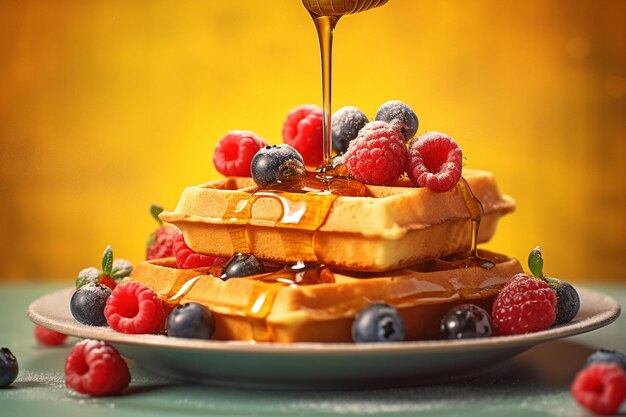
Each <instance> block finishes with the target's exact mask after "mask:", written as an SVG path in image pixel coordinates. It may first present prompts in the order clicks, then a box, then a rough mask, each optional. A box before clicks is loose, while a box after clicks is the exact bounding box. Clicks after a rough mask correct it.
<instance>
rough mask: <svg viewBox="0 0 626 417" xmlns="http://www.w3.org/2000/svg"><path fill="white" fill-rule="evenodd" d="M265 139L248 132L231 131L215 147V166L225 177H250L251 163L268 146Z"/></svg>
mask: <svg viewBox="0 0 626 417" xmlns="http://www.w3.org/2000/svg"><path fill="white" fill-rule="evenodd" d="M266 145H267V142H266V141H265V139H263V138H261V137H260V136H257V135H256V134H255V133H253V132H250V131H248V130H231V131H230V132H228V133H227V134H226V135H225V136H224V137H223V138H222V139H220V141H219V142H218V143H217V146H216V147H215V152H214V153H213V164H214V165H215V169H217V170H218V172H219V173H220V174H222V175H225V176H236V177H249V176H250V162H251V161H252V158H253V157H254V154H256V153H257V152H258V151H259V149H261V148H262V147H264V146H266Z"/></svg>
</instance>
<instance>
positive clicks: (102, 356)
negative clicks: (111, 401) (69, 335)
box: [65, 339, 130, 396]
mask: <svg viewBox="0 0 626 417" xmlns="http://www.w3.org/2000/svg"><path fill="white" fill-rule="evenodd" d="M129 383H130V371H129V370H128V365H126V362H124V359H122V357H121V356H120V354H119V352H118V351H117V350H116V349H115V348H114V347H113V346H111V345H109V344H107V343H104V342H101V341H97V340H89V339H87V340H83V341H82V342H79V343H77V344H76V345H75V346H74V348H73V349H72V351H71V352H70V354H69V356H68V357H67V360H66V361H65V385H66V386H67V387H68V388H71V389H73V390H74V391H76V392H79V393H81V394H87V395H91V396H104V395H114V394H117V393H119V392H120V391H122V390H123V389H124V388H126V387H127V386H128V384H129Z"/></svg>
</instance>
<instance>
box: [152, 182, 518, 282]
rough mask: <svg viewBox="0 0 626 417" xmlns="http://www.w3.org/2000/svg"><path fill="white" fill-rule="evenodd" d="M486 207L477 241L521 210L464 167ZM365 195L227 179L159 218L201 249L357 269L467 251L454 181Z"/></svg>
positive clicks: (370, 189)
mask: <svg viewBox="0 0 626 417" xmlns="http://www.w3.org/2000/svg"><path fill="white" fill-rule="evenodd" d="M464 177H465V179H466V180H467V182H468V184H469V185H470V187H471V189H472V191H473V193H474V195H475V196H476V197H477V198H478V200H480V201H481V203H482V205H483V207H484V215H483V217H482V222H481V224H480V232H479V235H478V242H485V241H487V240H489V239H491V237H492V236H493V235H494V233H495V229H496V225H497V222H498V220H499V219H500V217H502V216H503V215H504V214H507V213H509V212H512V211H513V210H514V208H515V203H514V201H513V199H512V198H511V197H509V196H506V195H502V194H500V191H499V190H498V187H497V184H496V182H495V178H494V176H493V174H491V173H489V172H486V171H476V170H465V171H464ZM366 188H367V195H366V196H365V197H347V196H337V195H334V194H329V193H305V194H300V193H289V192H264V191H258V189H257V187H255V184H254V182H253V181H252V179H250V178H237V177H230V178H226V179H223V180H218V181H213V182H210V183H207V184H204V185H200V186H195V187H188V188H186V189H185V190H184V191H183V193H182V195H181V197H180V200H179V202H178V205H177V207H176V209H175V210H174V211H173V212H163V213H162V214H161V216H160V217H161V219H162V220H164V221H166V222H169V223H173V224H175V225H176V226H178V227H179V228H180V229H181V230H182V231H183V234H184V236H185V241H186V242H187V244H188V245H189V246H190V247H191V249H193V250H194V251H196V252H200V253H205V254H211V255H219V256H231V255H233V254H234V253H238V252H241V253H252V254H254V255H255V256H257V257H258V258H262V259H269V260H274V261H279V262H294V261H299V260H301V261H305V262H321V263H324V264H326V265H330V266H334V267H337V268H344V269H350V270H357V271H388V270H392V269H396V268H401V267H403V266H407V265H412V264H415V263H417V262H421V261H424V260H427V259H434V258H438V257H441V256H445V255H450V254H454V253H457V252H461V251H464V250H467V249H469V245H470V240H471V239H470V236H471V235H470V233H471V219H470V214H469V211H468V207H467V206H466V203H465V200H464V198H463V195H462V193H461V190H460V186H459V185H457V186H455V187H454V188H453V189H451V190H450V191H448V192H444V193H437V192H433V191H431V190H429V189H426V188H415V187H409V186H404V184H403V183H401V182H399V184H398V185H397V186H393V187H388V186H373V185H368V186H366Z"/></svg>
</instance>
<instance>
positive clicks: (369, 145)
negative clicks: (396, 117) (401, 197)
mask: <svg viewBox="0 0 626 417" xmlns="http://www.w3.org/2000/svg"><path fill="white" fill-rule="evenodd" d="M343 161H344V164H346V166H347V167H348V170H349V171H350V173H351V174H352V175H353V176H354V178H356V179H357V180H359V181H361V182H364V183H366V184H374V185H392V184H394V183H395V182H396V181H397V180H398V178H399V177H400V175H402V173H403V172H404V166H405V164H406V145H405V143H404V138H403V137H402V134H401V133H400V129H399V125H397V124H390V123H387V122H382V121H376V122H370V123H368V124H366V125H365V127H363V128H362V129H361V130H360V131H359V134H358V136H357V137H356V139H354V140H352V141H350V145H348V150H347V151H346V153H345V155H344V159H343Z"/></svg>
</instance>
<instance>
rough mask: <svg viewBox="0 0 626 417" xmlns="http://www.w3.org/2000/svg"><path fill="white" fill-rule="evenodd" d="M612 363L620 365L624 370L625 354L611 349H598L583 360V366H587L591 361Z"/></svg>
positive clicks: (625, 363)
mask: <svg viewBox="0 0 626 417" xmlns="http://www.w3.org/2000/svg"><path fill="white" fill-rule="evenodd" d="M597 362H600V363H614V364H616V365H619V366H621V368H622V369H623V370H624V372H626V356H625V355H624V354H623V353H621V352H617V351H615V350H612V349H600V350H598V351H596V352H594V353H592V354H591V355H589V357H588V358H587V361H586V362H585V366H589V365H591V364H592V363H597Z"/></svg>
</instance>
